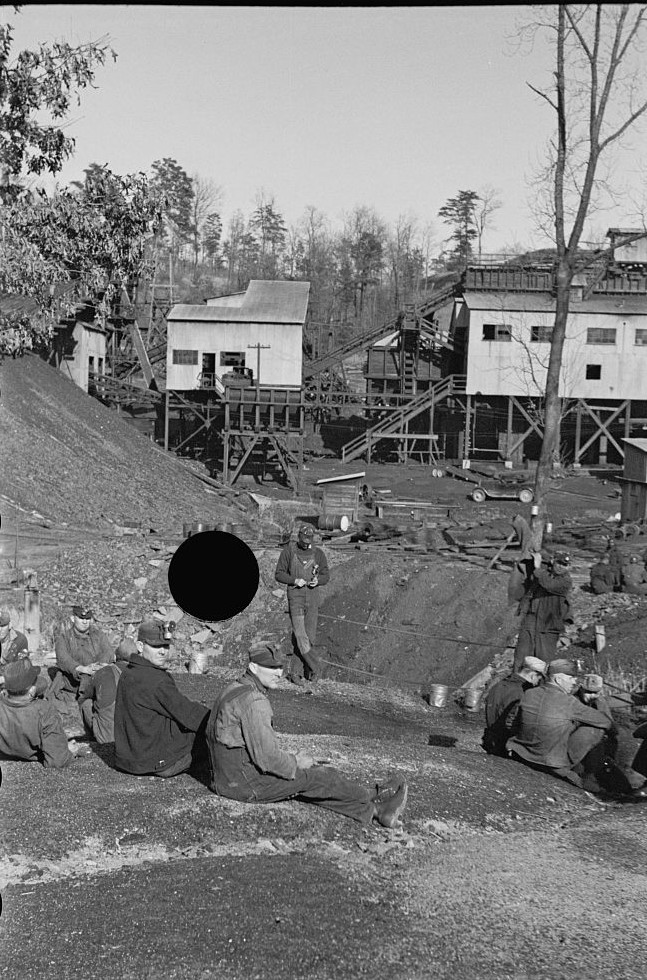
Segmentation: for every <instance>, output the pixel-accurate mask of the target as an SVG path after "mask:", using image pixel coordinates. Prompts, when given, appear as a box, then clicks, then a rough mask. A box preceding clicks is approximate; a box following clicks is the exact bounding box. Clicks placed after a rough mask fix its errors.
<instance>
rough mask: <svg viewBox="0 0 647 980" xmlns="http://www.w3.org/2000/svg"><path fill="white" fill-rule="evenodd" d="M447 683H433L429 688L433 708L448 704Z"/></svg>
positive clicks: (430, 702)
mask: <svg viewBox="0 0 647 980" xmlns="http://www.w3.org/2000/svg"><path fill="white" fill-rule="evenodd" d="M448 694H449V687H448V686H447V684H432V685H431V687H430V688H429V704H430V706H431V707H432V708H444V707H445V705H446V704H447V695H448Z"/></svg>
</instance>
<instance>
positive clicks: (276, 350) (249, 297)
mask: <svg viewBox="0 0 647 980" xmlns="http://www.w3.org/2000/svg"><path fill="white" fill-rule="evenodd" d="M309 293H310V283H308V282H278V281H269V280H252V281H251V282H250V284H249V286H248V287H247V290H246V292H244V293H235V294H232V295H230V296H220V297H216V298H213V299H209V300H208V301H207V302H206V303H205V304H202V305H193V304H190V305H189V304H178V305H176V306H174V307H173V308H172V310H171V311H170V313H169V315H168V318H167V323H168V349H167V365H166V387H167V388H168V389H170V390H173V391H191V390H196V389H204V388H211V389H215V390H216V391H217V392H218V393H222V392H223V391H224V385H223V381H222V379H223V376H226V375H229V376H231V375H232V374H233V373H237V374H240V375H241V376H242V375H243V374H246V375H247V377H249V378H250V379H251V380H252V381H253V383H254V384H256V383H257V382H258V384H260V385H261V386H262V387H265V388H267V387H269V388H281V387H287V388H292V389H296V388H301V373H302V372H301V366H302V342H303V327H304V324H305V320H306V315H307V310H308V297H309Z"/></svg>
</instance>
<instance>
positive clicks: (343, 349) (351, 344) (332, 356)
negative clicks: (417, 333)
mask: <svg viewBox="0 0 647 980" xmlns="http://www.w3.org/2000/svg"><path fill="white" fill-rule="evenodd" d="M455 293H456V284H455V283H451V284H450V285H448V286H444V287H443V288H442V289H439V290H438V291H437V292H436V293H432V294H431V296H429V297H428V299H426V300H425V302H424V303H422V304H421V305H420V306H418V307H416V310H415V312H416V315H417V316H420V317H422V318H423V321H424V322H423V323H422V324H421V330H422V333H423V334H424V335H425V336H427V337H429V338H430V339H432V340H434V341H435V342H436V343H438V344H440V346H442V347H446V348H447V349H448V350H453V349H454V345H453V339H452V338H451V337H450V336H449V335H448V334H447V333H446V332H445V331H441V330H438V329H437V328H436V327H435V326H434V325H433V323H431V322H430V321H428V320H424V318H425V316H427V315H429V314H430V313H431V312H433V310H435V309H437V308H438V307H439V306H442V305H443V304H444V303H446V302H447V301H448V300H450V299H452V298H453V296H454V295H455ZM401 318H402V314H400V313H398V314H397V316H394V317H392V318H391V319H390V320H387V321H386V322H385V323H381V324H380V325H379V326H377V327H371V328H370V329H369V330H364V331H363V332H362V333H360V334H358V335H357V336H356V337H353V338H352V339H351V340H349V341H347V342H346V343H345V344H342V345H341V346H340V347H336V348H335V349H334V350H331V351H328V352H327V353H326V354H322V355H321V357H315V358H314V360H312V361H309V362H308V363H307V364H304V366H303V377H304V380H307V379H308V378H312V377H314V376H315V375H316V374H319V373H320V372H321V371H326V370H327V369H328V368H331V367H333V366H334V365H335V364H339V363H340V362H341V361H343V360H344V359H345V358H347V357H349V356H350V355H351V354H356V353H358V352H359V351H362V350H365V349H366V348H367V347H370V346H371V345H372V344H375V343H377V341H378V340H381V339H382V338H383V337H387V336H388V335H389V334H390V333H394V332H395V331H396V330H398V329H399V327H400V323H401Z"/></svg>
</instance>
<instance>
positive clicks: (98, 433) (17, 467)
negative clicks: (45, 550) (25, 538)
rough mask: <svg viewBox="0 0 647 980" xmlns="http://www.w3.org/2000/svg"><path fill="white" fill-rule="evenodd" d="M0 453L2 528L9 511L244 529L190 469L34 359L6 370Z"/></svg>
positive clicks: (2, 373)
mask: <svg viewBox="0 0 647 980" xmlns="http://www.w3.org/2000/svg"><path fill="white" fill-rule="evenodd" d="M0 453H1V454H2V459H3V465H2V468H1V469H0V513H1V514H2V516H3V518H5V519H7V518H10V519H11V518H13V516H14V514H15V512H16V511H15V509H14V507H13V506H12V505H16V507H17V508H18V510H19V512H21V511H26V512H27V513H31V512H33V511H36V512H37V513H38V514H39V515H42V516H43V517H44V518H47V519H48V520H50V521H54V522H62V521H65V522H67V523H69V524H75V525H94V526H99V527H108V526H109V525H110V523H111V522H112V523H117V524H119V523H122V522H141V523H142V524H149V525H150V526H151V527H157V528H160V527H161V528H168V527H173V526H177V525H178V524H179V525H180V527H181V524H182V522H183V521H187V522H188V521H197V520H213V521H217V520H221V521H227V520H236V519H240V511H239V510H237V509H235V508H234V507H232V506H230V503H229V501H228V500H227V499H226V498H223V497H221V496H219V495H218V494H217V492H214V489H213V488H209V487H208V486H207V485H206V484H204V483H202V482H201V481H200V480H199V479H198V478H197V476H194V475H193V474H192V473H191V471H190V469H188V468H187V465H186V464H183V463H181V462H180V461H179V460H177V459H176V458H175V457H173V456H171V455H169V454H168V453H165V452H164V451H163V450H162V449H160V448H159V447H158V446H156V445H155V444H154V443H152V442H151V441H150V440H149V439H147V438H146V437H145V436H142V435H141V434H140V433H138V432H137V431H135V430H134V429H133V428H132V426H130V425H128V423H127V422H125V421H124V420H123V419H122V418H120V416H119V415H118V413H117V412H116V411H113V410H111V409H108V408H106V407H105V406H104V405H102V404H101V403H100V402H98V401H97V400H96V399H95V398H91V397H90V396H88V395H87V394H86V393H85V392H84V391H82V390H81V389H80V388H79V387H78V386H77V385H75V384H74V383H73V382H72V381H70V380H69V379H67V378H65V377H64V375H63V374H61V372H60V371H57V370H56V369H55V368H53V367H51V366H50V365H48V364H46V363H45V362H44V361H42V360H40V358H38V357H35V356H34V355H26V356H25V357H21V358H16V359H15V360H14V359H11V358H8V359H5V360H4V361H3V362H2V363H1V364H0ZM3 498H4V499H3ZM230 499H231V498H230ZM236 515H238V517H237V516H236Z"/></svg>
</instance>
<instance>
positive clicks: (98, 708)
mask: <svg viewBox="0 0 647 980" xmlns="http://www.w3.org/2000/svg"><path fill="white" fill-rule="evenodd" d="M133 653H137V645H136V643H135V641H134V640H131V639H128V638H126V639H125V640H122V641H121V643H120V644H119V646H118V647H117V650H116V651H115V657H116V661H115V663H113V664H106V665H105V667H101V669H100V670H97V671H95V672H94V673H93V674H92V675H91V676H90V677H89V678H88V683H87V684H86V685H85V686H84V688H83V691H82V692H81V693H80V694H79V704H80V706H81V714H82V715H83V721H84V723H85V726H86V729H87V731H88V732H89V733H90V734H91V735H92V737H93V738H94V739H95V741H97V742H100V743H102V744H106V743H107V742H114V740H115V702H116V698H117V684H118V683H119V678H120V677H121V674H122V671H123V670H124V668H125V667H126V666H127V665H128V664H129V663H130V656H131V654H133Z"/></svg>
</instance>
